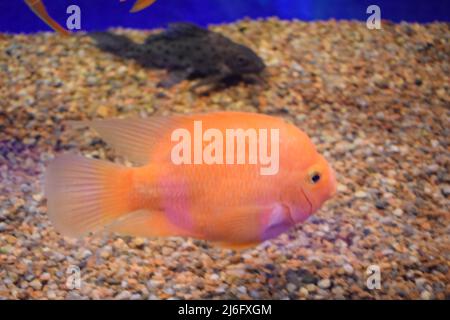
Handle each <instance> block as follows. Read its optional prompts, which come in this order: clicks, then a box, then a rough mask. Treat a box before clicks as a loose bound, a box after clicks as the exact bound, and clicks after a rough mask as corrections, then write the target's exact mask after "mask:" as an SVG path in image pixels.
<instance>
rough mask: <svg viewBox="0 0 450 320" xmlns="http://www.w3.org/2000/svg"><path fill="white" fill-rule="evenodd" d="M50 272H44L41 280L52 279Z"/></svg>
mask: <svg viewBox="0 0 450 320" xmlns="http://www.w3.org/2000/svg"><path fill="white" fill-rule="evenodd" d="M50 277H51V276H50V273H48V272H44V273H43V274H41V276H40V277H39V279H40V280H41V281H48V280H50Z"/></svg>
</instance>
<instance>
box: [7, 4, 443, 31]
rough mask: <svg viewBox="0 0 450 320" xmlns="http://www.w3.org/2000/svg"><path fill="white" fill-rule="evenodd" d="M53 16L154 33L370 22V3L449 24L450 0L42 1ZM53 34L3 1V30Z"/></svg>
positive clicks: (402, 15)
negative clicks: (170, 26)
mask: <svg viewBox="0 0 450 320" xmlns="http://www.w3.org/2000/svg"><path fill="white" fill-rule="evenodd" d="M43 2H44V3H45V5H46V7H47V9H48V11H49V13H50V14H51V15H52V17H53V18H54V19H55V20H57V21H58V22H59V23H61V25H63V26H65V21H66V19H67V17H68V14H67V13H66V8H67V7H68V6H69V5H71V4H76V5H78V6H80V8H81V28H82V30H104V29H107V28H109V27H118V26H122V27H128V28H136V29H151V28H156V27H163V26H165V25H167V23H169V22H173V21H191V22H195V23H197V24H200V25H203V26H205V25H207V24H216V23H223V22H232V21H235V20H238V19H241V18H244V17H250V18H260V17H270V16H277V17H279V18H283V19H293V18H296V19H300V20H306V21H313V20H328V19H332V18H334V19H356V20H361V21H365V20H366V19H367V17H368V15H367V14H366V9H367V7H368V6H369V5H371V4H376V5H378V6H380V8H381V16H382V19H388V20H391V21H395V22H400V21H409V22H421V23H423V22H432V21H436V20H438V21H447V22H448V21H449V17H450V13H449V11H450V10H449V8H450V0H426V1H423V0H410V1H408V0H377V1H374V0H372V1H364V0H157V1H156V3H154V4H153V5H152V6H151V7H149V8H147V9H145V10H144V11H141V12H139V13H133V14H132V13H129V9H130V8H131V6H132V4H133V2H134V0H127V1H124V2H121V1H119V0H43ZM43 30H49V28H48V27H47V25H45V24H44V23H43V22H42V21H40V19H38V18H37V17H36V16H35V15H34V14H33V13H32V12H31V11H30V10H29V8H28V7H27V6H26V5H25V3H24V2H23V0H0V32H13V33H17V32H26V33H29V32H36V31H43Z"/></svg>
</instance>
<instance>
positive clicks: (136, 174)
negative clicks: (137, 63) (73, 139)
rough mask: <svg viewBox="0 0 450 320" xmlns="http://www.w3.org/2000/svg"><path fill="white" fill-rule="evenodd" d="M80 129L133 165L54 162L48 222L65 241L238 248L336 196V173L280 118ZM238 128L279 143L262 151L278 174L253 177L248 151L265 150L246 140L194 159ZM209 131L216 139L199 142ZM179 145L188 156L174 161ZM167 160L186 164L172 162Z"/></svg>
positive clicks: (209, 118)
mask: <svg viewBox="0 0 450 320" xmlns="http://www.w3.org/2000/svg"><path fill="white" fill-rule="evenodd" d="M199 123H201V130H202V131H201V132H200V131H199V127H198V124H199ZM83 124H86V125H89V126H90V127H92V128H93V129H94V130H96V131H97V132H98V133H99V134H100V135H101V136H102V137H103V139H104V140H105V141H106V142H107V143H109V144H111V145H112V146H113V147H114V148H115V149H116V150H117V152H118V153H120V154H122V155H124V156H126V157H128V158H129V159H130V160H131V161H132V162H134V163H136V164H138V165H139V166H136V167H131V168H130V167H125V166H122V165H119V164H115V163H111V162H107V161H103V160H95V159H89V158H85V157H82V156H75V155H63V156H59V157H57V158H56V159H55V160H53V162H52V163H51V164H50V166H49V167H48V169H47V172H46V177H45V192H46V196H47V204H48V214H49V217H50V219H51V221H52V222H53V224H54V226H55V228H56V229H57V230H58V231H60V232H61V233H62V234H64V235H68V236H74V237H79V236H82V235H85V234H87V233H89V232H98V231H101V230H106V231H110V232H117V233H119V234H125V235H132V236H141V237H165V236H182V237H193V238H197V239H204V240H209V241H212V242H214V243H215V244H218V245H220V246H222V247H227V248H234V249H243V248H247V247H251V246H254V245H257V244H258V243H261V242H262V241H265V240H268V239H271V238H274V237H276V236H278V235H279V234H281V233H283V232H285V231H287V230H289V229H291V228H292V227H294V226H295V225H296V224H297V223H300V222H302V221H304V220H305V219H306V218H308V217H309V216H310V215H311V214H312V213H314V212H315V211H316V210H318V209H319V207H320V206H321V205H322V204H323V203H324V202H325V201H326V200H327V199H329V198H330V197H332V196H333V195H334V193H335V192H336V180H335V174H334V171H333V169H332V168H331V167H330V165H329V164H328V162H327V161H326V160H325V158H324V157H323V156H321V155H320V154H319V153H318V152H317V151H316V148H315V146H314V145H313V143H312V142H311V140H310V139H309V138H308V136H307V135H306V134H305V133H304V132H302V131H301V130H299V129H298V128H297V127H295V126H294V125H291V124H289V123H287V122H285V121H284V120H283V119H280V118H276V117H271V116H267V115H261V114H253V113H242V112H215V113H209V114H197V115H180V116H169V117H155V118H149V119H112V120H95V121H90V122H83ZM210 129H211V130H210ZM239 129H241V130H242V131H241V132H244V133H246V134H247V133H249V132H260V133H262V132H266V131H263V130H269V131H270V132H275V131H276V132H278V140H277V141H275V140H273V141H272V140H270V141H269V143H268V147H267V150H266V151H269V150H270V151H272V154H273V153H274V151H275V150H278V159H277V160H278V164H279V165H278V170H277V172H272V174H261V172H262V171H261V167H262V166H263V164H262V162H258V161H253V162H252V161H251V160H250V159H251V157H250V156H251V152H252V150H255V149H254V148H253V147H254V146H252V145H251V143H254V142H255V141H256V144H257V145H256V147H257V149H259V150H260V151H259V152H260V153H259V155H261V154H262V153H261V152H262V151H261V150H263V149H265V148H266V146H264V147H262V144H263V142H262V141H263V140H261V139H259V140H255V139H252V138H251V135H250V134H249V135H248V136H245V137H244V139H243V140H241V142H242V145H241V146H240V147H239V145H238V139H237V138H236V139H235V140H234V141H232V143H230V142H229V140H227V141H226V143H225V142H224V144H223V147H221V148H222V149H215V151H214V152H212V153H211V154H214V156H217V157H216V158H215V159H216V160H217V161H216V162H215V163H205V161H203V162H202V161H201V160H202V159H196V155H195V153H196V152H197V151H198V150H199V148H200V149H201V150H203V155H204V156H205V155H206V154H208V153H207V151H206V150H208V146H211V145H212V144H213V143H216V142H217V141H219V138H218V137H220V136H221V135H222V137H226V138H227V139H228V138H229V137H230V136H231V135H230V136H228V133H229V132H233V131H230V130H239ZM179 130H181V131H179ZM251 130H254V131H251ZM174 132H178V133H179V132H184V133H186V134H188V135H189V136H190V137H191V138H192V136H193V137H194V139H193V142H192V140H186V141H181V139H180V136H178V135H175V134H174ZM202 132H203V134H202ZM207 132H210V133H215V135H216V136H215V138H214V139H212V138H211V135H210V136H209V138H208V137H206V136H207ZM262 136H263V135H262V134H261V135H260V136H259V137H260V138H261V137H262ZM274 136H275V135H274ZM174 137H175V138H174ZM199 137H200V139H202V140H200V142H199V140H198V139H199ZM213 140H214V141H213ZM275 142H278V143H277V145H275ZM189 143H190V144H189ZM180 144H182V145H183V146H187V147H189V148H187V149H183V150H184V151H183V152H180V153H179V154H178V151H179V149H177V146H178V147H179V146H180ZM231 145H233V148H231ZM215 146H216V147H217V146H219V145H218V144H215ZM243 146H244V147H243ZM229 147H230V148H229ZM242 147H243V148H242ZM177 150H178V151H177ZM186 150H187V151H186ZM229 150H232V152H231V153H230V152H229ZM175 151H176V152H175ZM209 151H211V148H209ZM242 151H243V152H244V157H243V158H242V157H241V158H240V159H241V160H245V161H244V162H242V161H241V162H240V163H238V160H237V159H238V158H239V157H240V155H239V154H238V153H239V152H242ZM174 154H178V155H182V156H183V157H185V159H187V161H186V162H184V163H176V162H174ZM219 154H222V155H225V154H226V157H225V156H223V157H222V159H225V158H226V159H225V160H224V161H222V160H220V157H218V155H219ZM241 156H242V154H241ZM189 159H191V160H192V162H191V163H190V164H189V162H188V161H190V160H189ZM205 159H206V158H205ZM205 159H203V160H205ZM252 160H255V159H252ZM177 161H178V160H177Z"/></svg>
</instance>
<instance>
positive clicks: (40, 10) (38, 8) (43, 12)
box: [25, 0, 156, 36]
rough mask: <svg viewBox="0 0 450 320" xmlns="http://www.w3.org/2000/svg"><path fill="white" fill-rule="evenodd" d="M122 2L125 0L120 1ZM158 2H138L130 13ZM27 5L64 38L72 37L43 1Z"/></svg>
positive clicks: (33, 0)
mask: <svg viewBox="0 0 450 320" xmlns="http://www.w3.org/2000/svg"><path fill="white" fill-rule="evenodd" d="M120 1H121V2H123V1H125V0H120ZM155 1H156V0H137V1H136V2H135V3H134V5H133V7H132V8H131V10H130V12H138V11H141V10H143V9H145V8H147V7H148V6H150V5H152V4H153V2H155ZM25 3H26V4H27V5H28V6H29V7H30V9H31V10H33V12H34V13H35V14H36V15H37V16H38V17H39V18H41V20H42V21H44V22H45V23H46V24H47V25H48V26H49V27H50V28H52V29H53V30H55V31H56V32H58V33H59V34H62V35H64V36H68V35H70V32H69V31H67V30H66V29H64V28H63V27H62V26H61V25H60V24H59V23H58V22H56V21H55V20H54V19H53V18H52V17H50V15H49V14H48V12H47V9H45V6H44V3H43V2H42V1H41V0H25Z"/></svg>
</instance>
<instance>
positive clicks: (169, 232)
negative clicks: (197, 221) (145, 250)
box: [107, 209, 193, 237]
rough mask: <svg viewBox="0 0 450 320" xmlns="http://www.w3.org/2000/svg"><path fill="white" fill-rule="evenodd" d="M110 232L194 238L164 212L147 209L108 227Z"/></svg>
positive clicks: (127, 216)
mask: <svg viewBox="0 0 450 320" xmlns="http://www.w3.org/2000/svg"><path fill="white" fill-rule="evenodd" d="M107 230H108V231H110V232H116V233H119V234H122V235H128V236H134V237H177V236H185V237H189V236H193V235H192V234H191V233H189V232H188V231H185V230H183V229H181V228H179V227H177V226H175V225H174V224H173V223H171V222H170V221H168V220H167V218H166V216H165V214H164V212H153V211H149V210H146V209H142V210H138V211H136V212H132V213H130V214H128V215H126V216H124V217H123V218H120V219H118V220H116V221H114V223H112V224H111V225H109V226H108V227H107Z"/></svg>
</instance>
